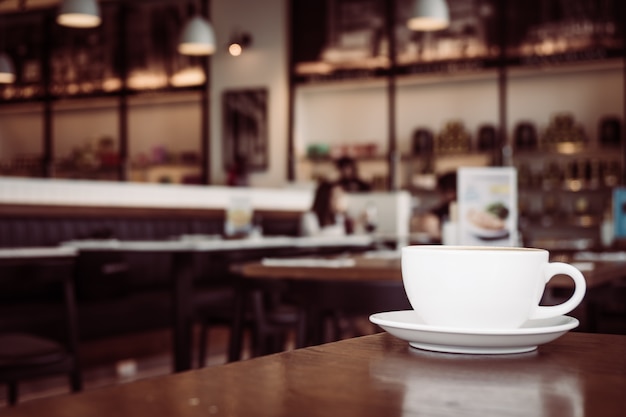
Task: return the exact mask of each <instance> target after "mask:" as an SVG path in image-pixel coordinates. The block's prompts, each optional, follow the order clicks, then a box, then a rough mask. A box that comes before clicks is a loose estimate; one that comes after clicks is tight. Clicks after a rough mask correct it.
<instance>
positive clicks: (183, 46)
mask: <svg viewBox="0 0 626 417" xmlns="http://www.w3.org/2000/svg"><path fill="white" fill-rule="evenodd" d="M178 52H180V53H181V54H184V55H211V54H212V53H213V52H215V33H214V32H213V27H212V26H211V24H210V23H209V22H208V21H207V20H206V19H205V18H203V17H202V16H199V15H196V16H194V17H192V18H191V19H189V21H188V22H187V23H186V24H185V27H184V28H183V32H182V34H181V37H180V43H179V44H178Z"/></svg>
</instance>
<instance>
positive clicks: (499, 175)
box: [457, 167, 518, 246]
mask: <svg viewBox="0 0 626 417" xmlns="http://www.w3.org/2000/svg"><path fill="white" fill-rule="evenodd" d="M457 175H458V189H457V201H458V233H459V235H458V242H459V244H460V245H480V246H517V244H518V232H517V219H518V213H517V171H516V170H515V168H513V167H488V168H482V167H481V168H476V167H471V168H470V167H463V168H459V170H458V172H457Z"/></svg>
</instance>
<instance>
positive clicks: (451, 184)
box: [416, 171, 457, 243]
mask: <svg viewBox="0 0 626 417" xmlns="http://www.w3.org/2000/svg"><path fill="white" fill-rule="evenodd" d="M456 185H457V180H456V171H452V172H446V173H445V174H442V175H441V176H439V178H437V191H438V192H439V194H440V200H439V203H438V204H437V205H436V206H435V207H433V208H432V209H430V210H429V211H428V212H426V213H423V214H421V215H420V216H418V218H417V225H416V228H417V231H418V232H424V233H426V234H427V235H428V237H429V239H430V240H431V241H432V242H437V243H441V241H442V235H441V232H442V228H443V224H444V223H445V222H446V221H448V220H450V205H451V204H452V203H453V202H455V201H456V197H457V195H456Z"/></svg>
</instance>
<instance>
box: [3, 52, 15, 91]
mask: <svg viewBox="0 0 626 417" xmlns="http://www.w3.org/2000/svg"><path fill="white" fill-rule="evenodd" d="M14 81H15V68H14V67H13V61H11V57H10V56H9V55H7V54H6V53H4V52H1V53H0V83H2V84H10V83H12V82H14Z"/></svg>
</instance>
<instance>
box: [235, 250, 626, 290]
mask: <svg viewBox="0 0 626 417" xmlns="http://www.w3.org/2000/svg"><path fill="white" fill-rule="evenodd" d="M350 259H352V260H354V265H353V266H346V267H341V268H332V267H325V266H317V267H316V266H312V267H311V266H310V267H300V266H297V265H296V266H271V265H269V266H268V265H265V264H263V263H262V262H252V263H249V264H246V265H243V266H241V267H240V268H239V271H240V273H241V274H243V275H244V276H245V277H246V278H261V279H267V278H275V279H294V280H308V279H315V280H328V281H337V280H360V281H363V280H365V281H368V280H382V281H402V271H401V266H400V258H399V257H397V258H392V257H384V256H383V257H376V256H375V255H372V256H369V257H368V256H362V255H359V256H353V257H351V258H350ZM572 264H573V265H574V266H578V267H580V268H581V272H582V273H583V275H584V276H585V280H586V282H587V288H597V287H601V286H604V285H608V284H610V283H612V282H615V281H616V280H618V279H621V278H624V277H626V262H608V261H595V262H572ZM548 288H573V281H572V280H571V279H570V278H569V277H567V276H565V275H558V276H555V277H554V278H553V279H552V280H550V281H549V282H548Z"/></svg>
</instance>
